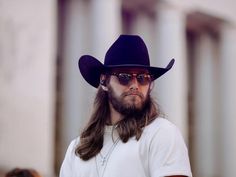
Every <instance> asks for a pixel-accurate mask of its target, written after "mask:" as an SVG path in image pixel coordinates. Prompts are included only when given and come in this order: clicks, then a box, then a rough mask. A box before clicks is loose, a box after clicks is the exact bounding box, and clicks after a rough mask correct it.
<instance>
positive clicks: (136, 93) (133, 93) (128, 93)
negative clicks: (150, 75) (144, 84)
mask: <svg viewBox="0 0 236 177" xmlns="http://www.w3.org/2000/svg"><path fill="white" fill-rule="evenodd" d="M129 95H138V96H139V97H141V98H144V96H143V94H142V93H141V92H139V91H132V90H131V91H128V92H125V93H123V94H122V96H123V97H125V96H129Z"/></svg>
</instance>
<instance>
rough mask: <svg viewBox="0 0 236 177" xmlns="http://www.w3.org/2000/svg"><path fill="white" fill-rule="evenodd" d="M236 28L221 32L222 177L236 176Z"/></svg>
mask: <svg viewBox="0 0 236 177" xmlns="http://www.w3.org/2000/svg"><path fill="white" fill-rule="evenodd" d="M235 41H236V26H235V25H234V26H231V25H229V24H225V26H223V27H222V31H221V60H220V61H221V63H220V66H221V84H220V88H221V92H220V96H221V101H220V105H221V106H220V108H221V111H222V112H221V118H220V120H221V122H220V125H221V132H222V137H221V138H222V139H221V148H222V158H221V165H222V174H221V175H222V176H224V177H230V176H232V175H233V174H236V168H235V164H236V158H235V157H236V138H235V135H236V128H235V125H236V69H235V66H236V45H235Z"/></svg>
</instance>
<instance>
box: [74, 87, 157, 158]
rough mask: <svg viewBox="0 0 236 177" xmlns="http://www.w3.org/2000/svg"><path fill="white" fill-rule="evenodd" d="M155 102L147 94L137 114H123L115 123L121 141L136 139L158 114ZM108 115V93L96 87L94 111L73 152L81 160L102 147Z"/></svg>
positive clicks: (94, 153)
mask: <svg viewBox="0 0 236 177" xmlns="http://www.w3.org/2000/svg"><path fill="white" fill-rule="evenodd" d="M157 108H158V107H157V104H156V103H155V102H154V100H153V99H152V98H151V96H150V94H148V97H147V101H146V104H145V106H144V108H143V110H142V112H140V113H139V114H137V115H134V116H132V117H130V116H128V115H127V116H125V117H124V118H123V119H122V120H121V121H119V122H118V123H117V127H116V130H117V132H118V135H119V137H120V139H121V141H122V142H124V143H126V142H127V141H128V140H129V138H131V137H133V136H135V137H136V140H137V141H138V140H139V138H140V137H141V135H142V131H143V127H145V126H147V125H148V124H150V123H151V122H152V121H153V120H154V119H155V118H156V117H158V116H159V114H160V113H159V110H158V109H157ZM109 117H110V108H109V98H108V93H107V92H106V91H103V90H102V88H101V87H99V88H98V92H97V95H96V97H95V101H94V111H93V113H92V115H91V118H90V120H89V122H88V124H87V126H86V127H85V129H84V130H83V132H82V134H81V136H80V143H79V144H78V145H77V147H76V150H75V153H76V155H78V156H79V157H80V158H81V159H83V160H85V161H86V160H89V159H90V158H92V157H94V156H96V155H97V154H98V153H99V152H100V150H101V149H102V147H103V135H104V129H105V125H106V122H107V119H108V118H109Z"/></svg>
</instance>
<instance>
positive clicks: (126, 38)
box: [104, 35, 150, 66]
mask: <svg viewBox="0 0 236 177" xmlns="http://www.w3.org/2000/svg"><path fill="white" fill-rule="evenodd" d="M104 65H105V66H111V65H112V66H116V65H117V66H120V65H144V66H150V61H149V55H148V49H147V47H146V45H145V43H144V41H143V40H142V38H140V37H139V36H137V35H120V36H119V38H118V39H117V40H116V41H115V42H114V43H113V44H112V46H111V47H110V48H109V49H108V51H107V53H106V56H105V61H104Z"/></svg>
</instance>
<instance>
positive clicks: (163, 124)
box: [145, 117, 176, 131]
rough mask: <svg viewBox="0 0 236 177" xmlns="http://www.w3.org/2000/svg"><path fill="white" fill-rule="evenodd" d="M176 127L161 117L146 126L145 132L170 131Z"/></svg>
mask: <svg viewBox="0 0 236 177" xmlns="http://www.w3.org/2000/svg"><path fill="white" fill-rule="evenodd" d="M175 127H176V126H175V125H174V124H173V123H172V122H170V121H169V120H167V119H165V118H162V117H157V118H156V119H155V120H154V121H152V122H151V123H150V124H149V125H148V126H146V127H145V129H146V130H149V131H150V130H153V129H154V130H157V129H166V128H167V129H172V128H175Z"/></svg>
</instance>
